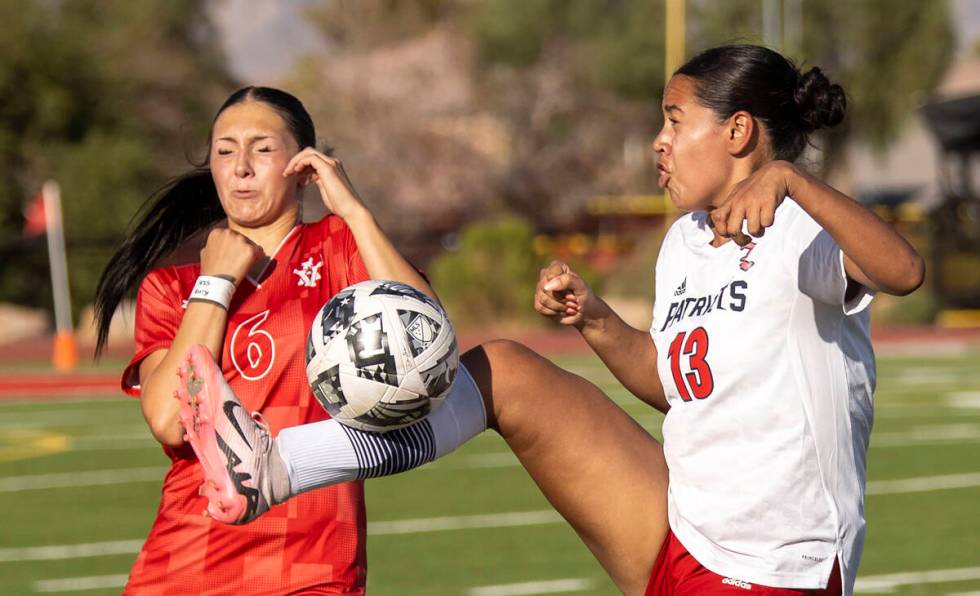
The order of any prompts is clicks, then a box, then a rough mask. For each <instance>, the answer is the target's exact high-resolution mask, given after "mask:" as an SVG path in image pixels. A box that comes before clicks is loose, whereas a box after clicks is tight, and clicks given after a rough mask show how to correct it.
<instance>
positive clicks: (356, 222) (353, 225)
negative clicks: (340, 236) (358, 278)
mask: <svg viewBox="0 0 980 596" xmlns="http://www.w3.org/2000/svg"><path fill="white" fill-rule="evenodd" d="M346 223H347V225H348V226H349V227H350V229H351V232H352V233H353V234H354V239H355V240H356V241H357V250H358V251H359V252H360V253H361V259H362V260H363V261H364V266H365V267H367V270H368V274H369V275H370V276H371V278H372V279H390V280H393V281H400V282H402V283H404V284H408V285H410V286H412V287H413V288H416V289H417V290H419V291H421V292H423V293H425V294H426V295H428V296H429V297H431V298H432V299H434V300H438V298H437V297H436V293H435V292H434V291H433V290H432V288H431V287H430V286H429V284H428V282H426V281H425V279H424V278H423V277H422V276H421V275H420V274H419V272H418V271H417V270H416V269H415V267H412V265H411V264H410V263H409V262H408V261H406V260H405V257H403V256H402V255H401V254H400V253H399V252H398V251H397V250H396V249H395V246H394V245H393V244H392V243H391V241H390V240H388V237H387V236H386V235H385V233H384V231H383V230H382V229H381V227H380V226H379V225H378V222H377V220H375V219H374V216H373V215H371V213H370V212H368V211H367V210H366V209H365V210H362V211H359V212H358V213H357V215H356V216H352V217H350V218H348V220H347V222H346Z"/></svg>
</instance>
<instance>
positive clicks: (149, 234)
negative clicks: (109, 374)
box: [95, 167, 225, 356]
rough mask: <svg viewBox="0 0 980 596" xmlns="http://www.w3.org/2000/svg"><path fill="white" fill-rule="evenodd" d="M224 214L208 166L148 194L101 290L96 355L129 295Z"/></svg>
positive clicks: (97, 304)
mask: <svg viewBox="0 0 980 596" xmlns="http://www.w3.org/2000/svg"><path fill="white" fill-rule="evenodd" d="M224 215H225V214H224V211H223V210H222V209H221V203H220V202H219V201H218V192H217V190H216V189H215V187H214V181H213V180H212V179H211V170H210V169H208V168H206V167H202V168H197V169H195V170H191V171H190V172H188V173H187V174H184V175H183V176H180V177H178V178H174V179H173V180H171V181H170V182H168V183H167V184H166V185H165V186H164V187H163V188H161V189H160V190H158V191H157V192H155V193H154V194H153V195H151V196H150V198H149V199H147V201H146V203H144V204H143V206H142V207H141V208H140V211H139V212H138V213H137V214H136V216H135V217H134V220H136V224H135V225H134V226H133V227H132V232H131V233H130V234H129V236H127V238H126V239H125V240H124V241H123V243H122V245H121V246H120V247H119V250H118V251H116V254H114V255H113V256H112V258H111V259H110V260H109V264H108V265H107V266H106V268H105V271H103V272H102V277H100V278H99V284H98V286H97V287H96V290H95V319H96V322H97V327H98V340H97V342H96V344H95V354H96V356H98V355H99V354H101V353H102V350H103V349H104V348H105V345H106V342H107V341H108V339H109V325H110V323H111V322H112V315H113V313H115V311H116V307H118V306H119V303H120V302H122V300H123V298H124V297H125V296H126V295H127V294H129V293H131V292H132V291H133V290H135V289H136V288H137V287H139V284H140V282H142V281H143V278H144V277H145V276H146V274H147V273H149V271H150V269H152V268H153V266H154V265H155V264H156V263H157V262H158V261H160V259H162V258H163V257H165V256H167V255H168V254H170V253H171V252H173V251H174V250H175V249H176V248H177V247H178V246H179V245H180V244H181V243H182V242H184V241H185V240H187V239H188V238H190V237H191V236H192V235H193V234H194V233H195V232H198V231H199V230H202V229H204V228H206V227H207V226H209V225H211V224H213V223H214V222H216V221H218V220H220V219H221V218H223V217H224Z"/></svg>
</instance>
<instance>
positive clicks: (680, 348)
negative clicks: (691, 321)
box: [667, 327, 715, 401]
mask: <svg viewBox="0 0 980 596" xmlns="http://www.w3.org/2000/svg"><path fill="white" fill-rule="evenodd" d="M685 339H686V341H685ZM707 355H708V332H707V331H705V330H704V327H698V328H697V329H693V330H692V331H690V332H686V331H681V332H680V333H678V334H677V337H675V338H674V341H672V342H670V348H668V351H667V358H668V359H670V372H671V373H672V374H673V375H674V384H675V385H677V392H678V393H680V395H681V399H683V400H684V401H691V394H692V393H693V394H694V397H696V398H698V399H704V398H706V397H708V396H709V395H711V392H712V391H713V390H714V388H715V381H714V379H713V378H712V376H711V367H710V366H708V362H707V361H706V360H705V357H706V356H707ZM682 356H687V357H688V358H687V364H688V366H687V367H686V368H687V370H689V371H690V372H683V373H682V371H681V357H682ZM688 385H690V391H688Z"/></svg>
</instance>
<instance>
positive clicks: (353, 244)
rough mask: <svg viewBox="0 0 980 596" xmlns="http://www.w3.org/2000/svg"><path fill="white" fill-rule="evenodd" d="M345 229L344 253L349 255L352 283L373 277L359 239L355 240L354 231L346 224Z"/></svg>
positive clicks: (349, 272) (348, 264) (348, 265)
mask: <svg viewBox="0 0 980 596" xmlns="http://www.w3.org/2000/svg"><path fill="white" fill-rule="evenodd" d="M344 231H345V232H346V234H347V238H346V242H345V243H344V253H345V254H346V255H347V259H346V260H347V277H348V279H350V283H351V285H353V284H356V283H360V282H362V281H366V280H369V279H371V276H370V275H369V274H368V270H367V267H366V266H365V265H364V261H363V260H362V259H361V252H360V250H358V248H357V241H356V240H354V234H353V232H351V231H350V228H348V227H347V226H344Z"/></svg>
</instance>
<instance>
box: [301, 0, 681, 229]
mask: <svg viewBox="0 0 980 596" xmlns="http://www.w3.org/2000/svg"><path fill="white" fill-rule="evenodd" d="M662 12H663V3H662V1H659V0H658V1H654V2H650V1H649V0H610V1H604V2H592V1H581V0H579V1H575V2H561V1H557V0H535V1H534V2H525V1H520V0H498V1H494V2H477V3H473V2H464V1H461V0H404V1H400V2H392V1H390V0H366V1H364V2H352V1H347V2H345V1H337V2H331V3H328V4H324V5H322V6H320V7H317V8H315V9H314V10H313V11H312V12H311V13H310V18H311V19H312V20H313V22H314V23H316V24H317V25H318V26H319V27H320V29H321V31H323V33H324V35H325V36H326V37H327V39H328V41H329V42H330V43H331V44H332V45H333V47H334V48H335V51H334V52H332V53H331V55H330V56H328V57H324V58H322V59H320V60H316V59H312V60H310V61H309V62H307V64H306V65H304V67H303V69H302V71H301V72H300V73H299V75H298V77H297V79H296V87H297V88H298V89H301V90H302V95H303V96H304V97H310V98H315V99H312V100H310V101H311V103H312V104H313V106H314V107H313V111H314V113H315V114H316V115H317V117H318V120H319V121H322V122H324V123H325V124H326V126H325V127H324V128H325V129H326V130H329V131H330V134H331V135H332V138H331V141H332V142H335V143H336V145H337V147H338V150H339V153H340V154H341V155H344V156H349V157H351V158H353V159H351V160H350V163H351V164H352V169H353V170H357V169H361V170H362V171H361V173H360V174H358V177H359V178H358V179H360V180H364V181H365V182H362V183H361V184H363V185H364V187H365V189H366V191H367V192H366V194H367V195H368V200H369V201H370V200H372V195H373V197H374V200H375V204H374V205H372V207H374V208H376V210H377V212H378V213H379V217H380V218H381V219H382V220H387V222H386V223H387V224H388V225H390V226H392V227H391V230H392V231H394V232H395V233H396V234H398V235H400V236H402V237H401V238H399V239H400V240H402V241H403V243H404V241H405V240H406V238H405V235H407V234H411V233H412V229H411V226H408V225H406V224H413V225H414V224H417V223H420V222H418V221H417V220H414V219H413V215H414V216H418V215H419V214H420V213H424V214H425V216H424V217H425V218H426V219H427V220H428V221H429V222H430V223H432V222H434V221H438V220H441V221H442V222H443V224H442V225H441V226H437V228H438V229H440V230H443V231H445V230H446V229H447V227H448V229H449V230H452V229H456V228H458V227H459V226H460V225H461V224H462V223H463V222H465V221H468V220H470V219H473V218H476V217H480V216H481V215H483V214H487V213H490V212H494V211H497V210H498V209H500V208H507V209H510V210H513V211H515V212H518V213H521V214H524V215H525V216H528V217H530V218H531V219H532V221H533V223H534V225H535V226H537V227H542V228H556V227H562V226H567V225H569V224H572V223H573V222H574V221H575V220H576V218H578V217H579V216H580V214H581V213H582V209H581V207H582V205H583V203H584V202H585V200H587V199H588V198H589V197H591V196H593V195H595V194H596V192H597V191H598V190H600V189H601V191H602V192H607V193H608V192H613V193H615V192H620V191H623V190H626V189H625V188H624V186H628V185H629V184H632V183H633V182H634V181H635V180H634V179H635V176H630V175H629V174H630V173H629V172H627V171H624V170H628V169H629V168H624V165H623V161H624V160H623V157H622V156H623V154H624V139H632V141H633V143H632V145H633V146H635V145H637V142H636V140H637V139H642V140H640V141H639V145H640V146H642V145H643V142H644V141H645V140H646V139H648V138H649V137H650V134H651V133H652V131H653V130H654V122H656V120H657V119H658V117H659V116H658V113H657V111H655V110H650V109H649V107H650V104H651V103H652V102H656V101H658V99H657V98H658V97H659V94H660V93H661V91H662V88H663V66H662V62H663V61H662V58H661V56H662V48H661V46H662V28H663V26H662V19H661V15H662ZM437 66H438V68H437ZM396 137H397V139H398V141H397V142H391V141H392V139H395V138H396ZM377 139H383V140H384V143H383V144H382V143H379V142H377ZM406 148H408V149H409V150H408V151H406ZM633 153H634V154H635V153H636V152H635V151H634V152H633ZM641 153H642V151H641ZM447 158H448V159H449V160H450V161H449V162H448V163H447V161H446V160H447ZM453 159H455V161H456V163H452V161H453ZM649 161H650V160H647V162H649ZM406 163H412V164H415V166H416V167H413V168H411V169H410V171H408V170H406V167H405V166H406ZM648 165H649V164H648ZM635 166H636V164H634V169H637V168H636V167H635ZM642 167H643V166H642V165H641V166H640V168H639V169H642ZM355 173H356V172H355ZM452 179H455V180H456V181H457V182H456V183H453V182H450V180H452ZM647 182H648V183H649V180H647ZM440 186H441V187H442V190H443V191H445V190H449V191H450V193H449V194H446V193H445V192H443V193H440V192H439V191H440V188H439V187H440ZM446 187H449V188H448V189H447V188H446ZM651 187H652V185H648V186H647V187H644V188H645V189H646V190H649V189H650V188H651ZM632 190H638V189H637V188H633V189H632ZM412 196H426V197H427V200H426V201H425V203H424V204H423V202H422V201H417V200H415V201H413V200H412V199H411V197H412ZM414 229H415V230H416V234H417V233H418V230H419V226H418V225H415V226H414ZM408 240H409V242H411V243H413V244H416V243H418V239H414V240H413V239H408Z"/></svg>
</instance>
